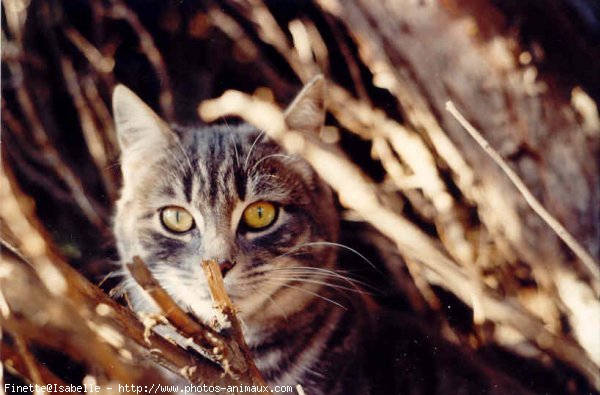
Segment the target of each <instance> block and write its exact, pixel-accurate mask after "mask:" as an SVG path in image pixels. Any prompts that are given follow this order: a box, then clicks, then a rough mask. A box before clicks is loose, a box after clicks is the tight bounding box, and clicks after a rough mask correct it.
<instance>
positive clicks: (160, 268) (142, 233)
mask: <svg viewBox="0 0 600 395" xmlns="http://www.w3.org/2000/svg"><path fill="white" fill-rule="evenodd" d="M314 93H315V92H314V91H313V92H309V94H307V93H306V92H304V93H301V95H300V96H299V98H298V99H297V100H296V101H295V102H294V103H295V104H294V105H292V107H291V108H290V109H289V110H288V113H287V114H288V117H287V118H288V122H290V123H292V125H290V128H294V127H297V128H299V129H305V130H306V129H307V128H306V125H311V124H314V125H319V122H322V115H323V114H317V113H316V112H315V111H316V110H317V109H318V110H319V111H322V108H320V105H319V103H322V101H318V100H317V101H315V100H314V97H312V96H311V95H314ZM317 93H318V92H317ZM303 95H304V96H303ZM114 111H115V119H116V123H117V130H118V134H119V141H120V144H121V148H122V171H123V180H124V185H123V189H122V191H121V198H120V200H119V202H118V205H117V213H116V218H115V227H114V229H115V235H116V238H117V243H118V248H119V253H120V255H121V259H122V261H123V262H129V261H131V260H132V258H133V256H135V255H139V256H140V257H142V259H143V260H144V261H145V262H146V264H147V265H148V266H149V267H150V269H151V271H152V272H153V274H154V276H155V277H156V279H157V280H158V282H159V283H160V284H161V286H162V287H163V288H164V289H165V290H166V291H167V292H168V293H169V294H171V296H172V297H174V299H175V300H176V301H177V302H178V303H179V304H180V305H181V306H182V307H184V308H185V309H187V310H189V311H191V312H193V313H195V314H196V315H197V316H199V317H200V318H202V319H205V320H209V319H210V318H212V315H213V312H212V310H211V307H212V303H211V300H210V294H209V292H208V288H207V285H206V281H205V279H204V274H203V271H202V266H201V263H202V260H206V259H214V260H216V261H217V262H221V264H222V270H223V273H224V280H225V286H226V289H227V291H228V292H229V294H230V296H231V298H232V299H233V301H234V303H235V304H236V305H237V306H238V307H239V308H240V310H241V314H242V316H243V317H245V318H246V319H252V318H253V317H255V318H257V319H260V317H259V316H262V317H263V318H268V317H269V316H270V315H276V314H280V313H281V312H279V311H278V310H282V309H283V310H288V312H293V311H294V310H295V309H299V308H301V307H302V305H303V304H304V303H306V301H307V299H308V298H309V297H310V295H311V294H312V293H314V291H315V290H316V289H317V287H318V283H319V281H321V277H322V276H319V270H323V269H327V268H331V267H332V265H333V263H334V261H335V251H334V249H333V248H331V247H330V245H328V244H326V243H328V242H335V241H336V239H337V233H338V218H337V213H336V210H335V208H334V205H333V200H332V196H331V192H330V190H329V188H328V187H327V186H326V185H324V184H323V182H322V181H321V180H320V179H319V178H318V177H317V175H316V174H315V172H314V171H313V170H312V168H311V167H310V166H309V165H308V163H306V162H305V161H304V160H302V159H301V158H299V157H297V156H291V155H288V154H287V153H286V152H284V151H283V150H282V149H281V148H280V147H279V146H278V145H277V144H276V143H274V142H273V141H271V140H270V139H269V138H268V137H267V136H266V135H265V134H264V133H260V132H259V131H257V130H256V129H254V128H252V127H250V126H248V125H241V126H236V127H229V126H227V125H224V126H214V127H206V128H198V129H182V130H173V129H171V128H169V127H168V126H167V125H166V124H165V123H164V122H162V121H161V120H160V118H158V117H157V116H156V115H155V114H154V113H153V112H152V111H151V110H150V109H149V108H148V107H147V106H145V105H144V104H143V103H142V102H141V101H140V100H139V99H138V98H137V97H136V96H135V95H134V94H133V93H131V92H130V91H128V90H126V89H125V88H119V90H117V92H116V93H115V97H114ZM307 117H317V118H318V119H317V120H315V119H312V120H307V119H306V118H307ZM294 122H296V125H294V124H293V123H294ZM313 269H317V270H313ZM311 270H312V271H311ZM309 272H310V273H311V276H310V278H311V279H312V281H310V282H307V281H293V279H294V278H304V279H306V278H307V275H306V273H309ZM323 273H325V272H323ZM126 284H127V285H128V286H129V287H134V288H135V287H136V284H135V283H134V282H133V281H132V280H131V279H128V280H127V281H126ZM134 305H137V306H134V307H135V308H139V309H144V306H143V303H142V302H141V301H139V300H138V301H135V300H134ZM269 312H271V313H269ZM283 313H285V311H283Z"/></svg>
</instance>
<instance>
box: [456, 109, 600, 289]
mask: <svg viewBox="0 0 600 395" xmlns="http://www.w3.org/2000/svg"><path fill="white" fill-rule="evenodd" d="M446 110H448V112H449V113H450V114H452V116H453V117H454V118H455V119H456V120H457V121H458V122H459V123H460V124H461V126H462V127H463V128H464V129H465V130H466V131H467V133H469V135H470V136H471V137H472V138H473V139H474V140H475V141H476V142H477V144H479V146H480V147H481V148H483V150H484V151H485V152H486V153H487V154H488V155H489V156H490V157H491V158H492V159H493V161H494V162H496V164H497V165H498V166H499V167H500V169H501V170H502V171H503V172H504V174H506V176H507V177H508V179H509V180H510V181H511V182H512V183H513V185H514V186H515V187H516V188H517V189H518V190H519V192H520V193H521V195H523V197H524V198H525V201H526V202H527V204H529V207H531V209H532V210H533V211H535V213H536V214H537V215H539V216H540V218H541V219H542V220H544V222H546V224H547V225H548V226H549V227H550V228H551V229H552V230H553V231H554V233H556V235H557V236H558V237H560V239H561V240H562V241H564V243H565V244H566V245H567V246H568V247H569V248H570V249H571V251H573V253H574V254H575V255H576V256H577V257H578V258H579V259H580V260H581V262H582V263H583V264H584V266H585V267H586V269H587V271H588V273H589V275H590V276H591V277H592V278H593V279H594V280H595V281H594V285H595V287H594V288H595V289H596V292H597V293H598V292H600V269H599V268H598V264H597V263H596V262H594V259H593V258H592V257H591V255H590V254H589V253H588V252H587V251H586V250H585V248H583V247H582V246H581V244H579V242H578V241H577V240H576V239H575V238H574V237H573V236H572V235H571V234H570V233H569V231H568V230H567V229H565V227H564V226H562V224H561V223H560V222H558V221H557V220H556V219H555V218H554V217H553V216H552V214H550V213H549V212H548V210H546V209H545V208H544V206H543V205H542V204H541V203H540V201H539V200H537V198H536V197H535V196H533V194H532V193H531V191H530V190H529V188H527V186H526V185H525V183H524V182H523V181H522V180H521V178H520V177H519V176H518V175H517V173H515V172H514V171H513V169H511V167H510V166H509V165H508V163H506V161H505V160H504V159H503V158H502V157H501V156H500V154H498V152H497V151H496V150H495V149H494V148H492V147H491V146H490V144H489V143H488V141H487V140H486V139H485V138H484V137H483V136H482V135H481V133H479V132H478V131H477V129H475V128H474V127H473V125H471V124H470V123H469V121H467V120H466V119H465V117H464V116H463V115H462V114H461V112H460V111H458V109H457V108H456V106H454V103H452V102H451V101H448V102H446Z"/></svg>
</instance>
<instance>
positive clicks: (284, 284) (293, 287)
mask: <svg viewBox="0 0 600 395" xmlns="http://www.w3.org/2000/svg"><path fill="white" fill-rule="evenodd" d="M266 282H270V283H275V284H277V285H279V286H281V287H286V288H292V289H295V290H298V291H300V292H304V293H307V294H310V295H313V296H314V297H316V298H319V299H323V300H324V301H327V302H329V303H332V304H334V305H336V306H338V307H341V308H342V309H344V310H348V308H347V307H346V306H343V305H341V304H339V303H338V302H336V301H335V300H331V299H329V298H327V297H325V296H323V295H319V294H318V293H316V292H312V291H309V290H308V289H304V288H302V287H296V286H294V285H291V284H286V283H281V282H278V281H277V282H274V281H266Z"/></svg>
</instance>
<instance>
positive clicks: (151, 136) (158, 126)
mask: <svg viewBox="0 0 600 395" xmlns="http://www.w3.org/2000/svg"><path fill="white" fill-rule="evenodd" d="M112 102H113V103H112V104H113V115H114V118H115V125H116V128H117V137H118V140H119V146H120V147H121V151H122V153H123V155H124V156H128V154H129V153H130V152H139V153H142V152H143V153H144V154H148V153H149V152H148V151H155V152H156V151H160V150H161V149H163V148H165V147H166V146H168V145H169V144H170V143H171V142H172V141H173V139H175V138H176V137H175V135H174V134H173V133H172V132H171V130H170V128H169V126H168V125H167V124H166V122H165V121H163V120H162V119H161V118H160V117H159V116H158V115H157V114H156V113H155V112H154V111H152V109H151V108H150V107H149V106H148V105H147V104H146V103H144V102H143V101H142V99H140V98H139V97H138V96H137V95H136V94H135V93H133V92H132V91H131V90H129V89H128V88H127V87H125V86H124V85H120V84H119V85H117V87H116V88H115V90H114V91H113V98H112Z"/></svg>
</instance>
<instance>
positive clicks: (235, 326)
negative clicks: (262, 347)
mask: <svg viewBox="0 0 600 395" xmlns="http://www.w3.org/2000/svg"><path fill="white" fill-rule="evenodd" d="M202 269H203V270H204V275H205V276H206V281H207V283H208V287H209V289H210V296H211V298H212V300H213V302H214V303H215V305H216V308H218V309H219V310H220V311H221V312H222V313H223V315H224V316H225V317H226V318H227V320H228V321H229V323H230V324H231V329H230V333H231V338H232V340H233V341H234V342H235V343H236V344H237V346H238V348H239V349H240V351H241V352H242V354H243V355H244V359H245V361H246V363H247V365H248V370H249V373H250V378H251V379H252V383H253V384H255V385H258V386H260V387H261V388H264V387H263V386H265V385H266V382H265V380H264V379H263V377H262V375H261V373H260V371H259V370H258V368H257V367H256V365H255V364H254V359H253V357H252V353H251V352H250V348H249V347H248V345H247V344H246V341H245V340H244V335H243V333H242V327H241V325H240V321H239V320H238V318H237V316H236V312H235V307H234V306H233V303H232V302H231V299H230V298H229V295H228V294H227V291H226V290H225V284H224V283H223V276H222V275H221V270H220V269H219V265H218V264H217V262H215V261H214V260H207V261H202ZM265 393H269V392H265Z"/></svg>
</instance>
